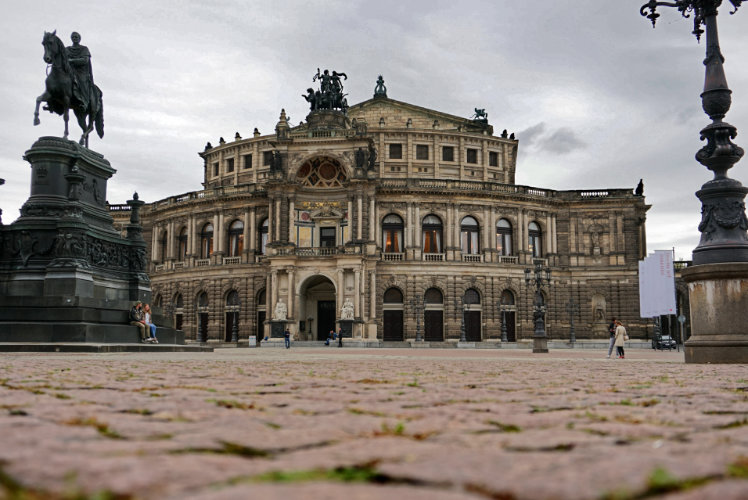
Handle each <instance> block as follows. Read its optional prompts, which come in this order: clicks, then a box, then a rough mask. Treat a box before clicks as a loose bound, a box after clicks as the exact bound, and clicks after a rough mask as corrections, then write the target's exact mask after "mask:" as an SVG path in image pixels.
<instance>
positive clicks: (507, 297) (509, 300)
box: [501, 290, 514, 306]
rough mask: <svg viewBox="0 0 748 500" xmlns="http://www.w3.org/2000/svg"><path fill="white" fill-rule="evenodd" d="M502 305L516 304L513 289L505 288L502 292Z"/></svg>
mask: <svg viewBox="0 0 748 500" xmlns="http://www.w3.org/2000/svg"><path fill="white" fill-rule="evenodd" d="M501 305H504V306H513V305H514V294H513V293H512V291H511V290H504V291H503V292H501Z"/></svg>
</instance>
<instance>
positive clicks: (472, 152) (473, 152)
mask: <svg viewBox="0 0 748 500" xmlns="http://www.w3.org/2000/svg"><path fill="white" fill-rule="evenodd" d="M466 156H467V158H466V161H467V162H468V163H478V150H477V149H472V148H470V149H468V150H467V155H466Z"/></svg>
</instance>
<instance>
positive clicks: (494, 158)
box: [488, 151, 499, 167]
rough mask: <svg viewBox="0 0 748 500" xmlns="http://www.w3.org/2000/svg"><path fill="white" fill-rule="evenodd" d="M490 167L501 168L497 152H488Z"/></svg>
mask: <svg viewBox="0 0 748 500" xmlns="http://www.w3.org/2000/svg"><path fill="white" fill-rule="evenodd" d="M488 166H490V167H498V166H499V153H497V152H496V151H489V152H488Z"/></svg>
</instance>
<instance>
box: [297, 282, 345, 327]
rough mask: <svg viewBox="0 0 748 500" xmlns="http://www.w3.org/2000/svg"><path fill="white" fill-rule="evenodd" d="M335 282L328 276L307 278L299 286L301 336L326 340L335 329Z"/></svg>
mask: <svg viewBox="0 0 748 500" xmlns="http://www.w3.org/2000/svg"><path fill="white" fill-rule="evenodd" d="M335 297H336V295H335V284H334V283H333V282H332V280H330V278H328V277H327V276H322V275H316V276H312V277H310V278H307V279H306V280H305V281H304V282H303V283H302V284H301V287H300V288H299V318H298V319H299V322H300V324H301V323H304V328H303V331H301V330H302V328H301V327H299V330H300V332H299V334H300V336H302V337H304V338H305V340H325V339H326V338H327V336H328V335H329V333H330V331H331V330H332V331H335V319H336V301H335Z"/></svg>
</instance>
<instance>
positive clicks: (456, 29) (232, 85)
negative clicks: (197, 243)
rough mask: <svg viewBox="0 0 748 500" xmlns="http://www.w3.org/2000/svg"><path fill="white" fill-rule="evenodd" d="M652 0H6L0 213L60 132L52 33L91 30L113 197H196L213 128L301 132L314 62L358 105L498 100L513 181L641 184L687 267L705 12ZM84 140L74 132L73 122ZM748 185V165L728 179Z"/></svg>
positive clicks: (742, 67) (742, 43) (746, 41)
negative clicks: (381, 84)
mask: <svg viewBox="0 0 748 500" xmlns="http://www.w3.org/2000/svg"><path fill="white" fill-rule="evenodd" d="M642 3H644V2H643V0H638V1H633V0H631V1H629V0H574V1H551V0H541V1H532V2H529V1H522V0H512V1H509V0H491V1H488V0H485V1H467V0H460V1H454V0H449V1H441V0H428V1H421V0H419V1H410V0H409V1H405V0H398V1H390V0H378V1H354V0H347V1H342V0H324V1H323V0H316V1H314V2H301V1H293V2H292V1H282V0H273V1H249V0H233V1H231V0H224V1H210V2H205V1H202V0H201V1H197V0H194V1H193V0H183V1H176V0H170V1H167V0H159V1H157V2H154V1H144V0H128V1H122V2H114V1H105V0H100V1H96V2H79V1H65V2H60V1H59V0H55V1H37V0H27V1H25V2H10V3H9V5H5V6H4V8H3V19H2V20H1V21H0V26H1V27H2V33H3V37H2V39H0V54H2V56H1V57H2V59H1V60H2V62H3V64H2V66H3V71H2V72H0V89H2V90H1V92H2V97H3V106H2V109H3V117H2V121H0V123H1V124H2V129H1V130H0V132H2V135H1V137H2V139H1V140H0V177H2V178H5V180H6V184H5V185H4V186H2V187H0V208H2V209H3V222H4V223H6V224H7V223H10V222H12V221H13V220H15V218H16V217H17V216H18V210H19V208H20V206H21V205H22V204H23V202H24V201H25V200H26V198H27V197H28V193H29V184H30V170H29V166H28V164H27V163H26V162H24V161H23V160H22V158H21V156H22V155H23V152H24V151H26V150H27V149H28V148H29V147H30V146H31V145H32V144H33V142H34V141H35V140H36V139H37V138H38V137H40V136H42V135H57V136H61V135H62V130H63V123H62V119H61V118H60V117H59V116H57V115H50V114H49V113H48V112H43V114H41V120H42V124H41V125H40V126H38V127H34V126H32V120H33V110H34V104H35V98H36V97H37V96H38V95H39V94H41V93H42V92H43V90H44V78H45V70H46V65H45V63H44V61H43V60H42V54H43V52H42V46H41V40H42V36H43V34H44V31H45V30H48V31H52V30H55V29H56V30H57V33H58V35H60V37H61V38H62V40H63V42H65V44H66V45H69V44H70V33H71V32H72V31H78V32H79V33H80V34H81V36H82V42H81V43H82V44H83V45H86V46H87V47H88V48H89V50H90V51H91V54H92V56H93V59H92V62H93V72H94V79H95V81H96V83H97V85H98V86H99V87H100V88H101V89H102V91H103V93H104V106H105V107H104V116H105V131H106V135H105V137H104V139H103V140H100V139H98V137H95V136H92V139H91V142H90V146H91V148H92V149H95V150H97V151H99V152H100V153H102V154H104V155H105V156H106V158H107V159H108V160H109V161H110V162H111V163H112V166H113V167H114V168H116V169H117V173H116V174H115V175H114V177H113V178H112V180H111V181H110V182H109V189H108V196H107V197H108V200H109V202H110V203H113V204H114V203H124V202H125V200H127V199H129V198H130V197H131V196H132V193H133V191H138V193H139V195H140V197H141V199H142V200H144V201H146V202H152V201H156V200H158V199H161V198H164V197H167V196H171V195H174V194H179V193H183V192H188V191H195V190H199V189H201V185H200V183H201V181H202V161H201V159H200V158H199V157H198V156H197V152H198V151H200V150H202V149H203V147H204V145H205V143H206V142H207V141H211V142H213V143H214V144H215V143H216V142H217V141H218V137H219V136H223V137H225V138H226V139H228V140H230V139H232V138H233V137H234V134H235V133H236V132H237V131H238V132H239V133H240V134H241V135H242V136H244V137H248V136H250V134H251V132H252V130H253V129H254V128H255V127H257V128H259V130H260V132H261V133H263V134H268V133H271V132H272V131H273V129H274V126H275V123H276V122H277V119H278V115H279V113H280V110H281V108H285V109H286V111H287V113H288V114H289V115H290V117H291V121H292V123H293V124H298V122H299V121H301V120H303V119H304V117H305V116H306V114H307V112H308V106H307V103H306V101H304V100H303V98H302V97H301V93H302V92H303V91H304V90H305V89H306V88H308V87H310V86H311V84H312V81H311V79H312V76H313V75H314V74H315V73H316V71H317V68H318V67H320V68H322V69H324V68H329V69H330V70H336V71H343V72H345V73H346V74H347V75H348V80H347V82H346V91H347V92H348V93H349V97H348V102H350V103H356V102H361V101H363V100H366V99H368V98H370V97H371V96H372V94H373V90H374V85H375V81H376V78H377V75H379V74H382V75H384V78H385V82H386V85H387V91H388V95H389V97H391V98H393V99H397V100H400V101H405V102H408V103H412V104H416V105H419V106H424V107H427V108H432V109H436V110H439V111H443V112H446V113H451V114H455V115H458V116H463V117H466V118H467V117H470V116H471V115H472V114H473V109H474V108H485V109H486V111H487V112H488V116H489V121H490V123H491V124H492V125H493V126H494V130H495V131H496V132H497V133H500V131H501V130H502V129H508V130H509V131H510V132H515V133H516V134H517V137H518V139H519V157H518V161H517V183H519V184H525V185H531V186H537V187H542V188H549V189H597V188H634V186H635V185H636V184H637V182H638V181H639V179H640V178H643V179H644V184H645V195H646V197H647V203H649V204H651V205H652V209H651V210H650V211H649V215H648V218H647V235H648V236H647V237H648V250H649V251H653V250H655V249H669V248H672V247H675V249H676V254H675V256H676V258H685V259H690V258H691V251H692V250H693V248H694V247H695V246H696V245H697V244H698V238H699V233H698V230H697V226H698V223H699V220H700V213H699V212H700V203H699V201H698V200H697V199H696V197H695V196H694V192H695V191H697V190H698V189H699V188H700V186H701V185H702V184H703V183H704V182H706V181H707V180H709V179H711V177H712V175H711V173H710V172H709V171H708V170H706V168H704V167H703V166H701V165H700V164H698V163H697V162H696V161H695V160H694V154H695V153H696V151H697V150H698V149H699V148H700V147H701V146H702V143H701V142H700V141H699V130H701V128H703V127H704V126H705V125H707V124H708V123H709V119H708V117H707V116H706V115H705V114H704V113H703V111H702V110H701V101H700V99H699V94H700V93H701V91H702V88H703V79H704V67H703V65H702V61H703V59H704V49H705V43H704V41H703V40H702V42H701V44H700V45H699V44H697V42H696V39H695V38H694V37H693V36H692V35H691V34H690V32H691V30H692V29H693V26H692V22H691V20H687V19H683V18H681V17H680V15H679V14H678V13H677V11H675V9H672V8H662V9H661V14H662V16H661V17H660V20H659V22H658V25H657V29H655V30H653V29H652V26H651V24H650V23H649V21H648V20H647V19H645V18H643V17H641V16H640V15H639V7H640V5H641V4H642ZM724 3H725V4H727V5H723V6H722V7H721V8H720V16H719V21H720V39H721V45H722V52H723V54H724V56H725V58H726V62H725V68H726V72H727V79H728V82H729V84H730V87H731V89H732V90H733V106H732V109H731V111H730V112H729V113H728V115H727V118H726V121H728V122H730V123H732V124H733V125H735V126H736V127H738V130H739V131H742V134H741V135H739V136H738V137H737V139H736V141H735V142H736V143H737V144H738V145H740V146H742V147H744V148H746V149H748V139H746V137H748V8H744V9H742V10H741V11H739V12H738V13H737V14H736V15H734V16H730V15H728V12H729V10H730V8H731V5H730V4H729V2H727V1H725V2H724ZM70 127H71V128H70V129H71V133H72V136H73V137H79V136H80V131H79V129H78V126H77V124H75V123H74V120H71V123H70ZM730 175H731V176H732V177H735V178H737V179H738V180H740V181H742V182H743V183H744V184H748V160H744V161H742V162H741V163H738V164H737V166H736V167H735V168H733V169H732V170H731V171H730Z"/></svg>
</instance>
